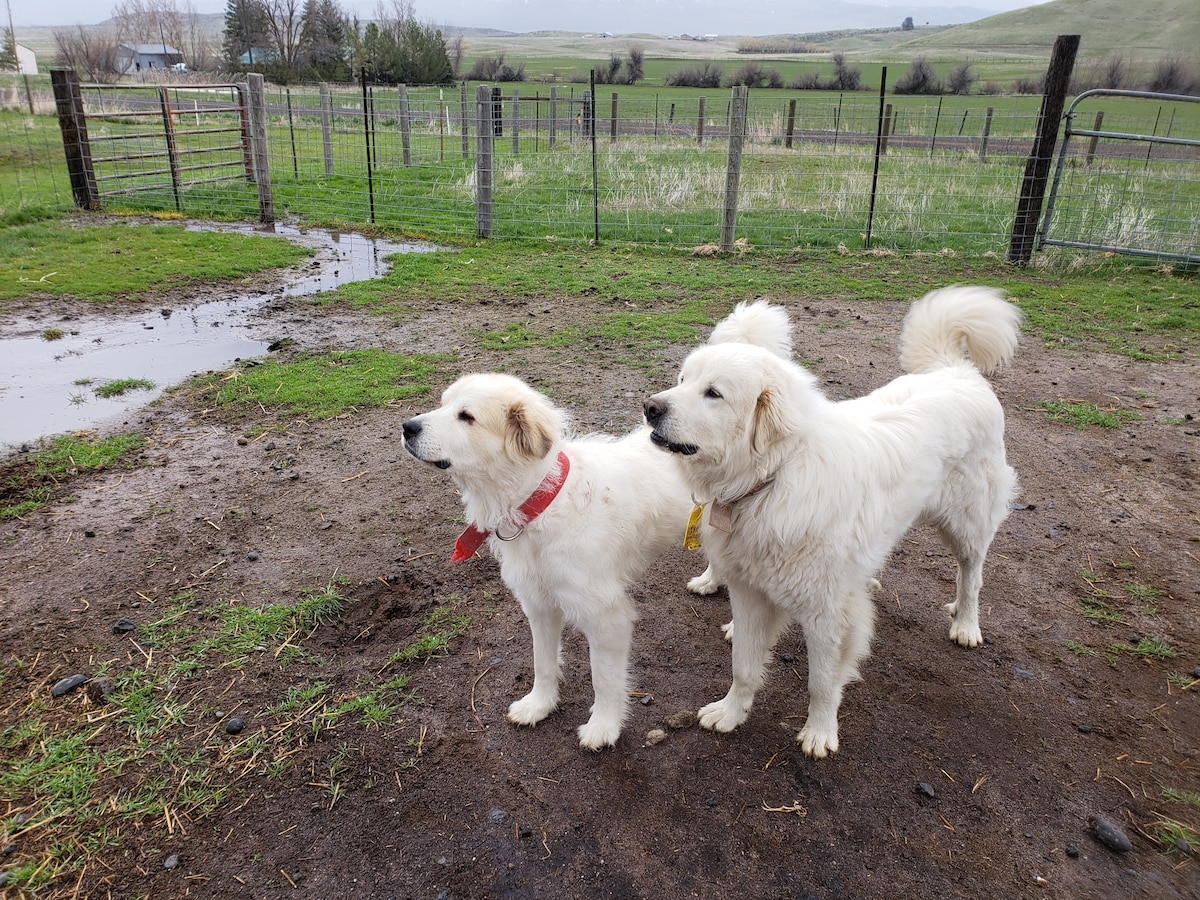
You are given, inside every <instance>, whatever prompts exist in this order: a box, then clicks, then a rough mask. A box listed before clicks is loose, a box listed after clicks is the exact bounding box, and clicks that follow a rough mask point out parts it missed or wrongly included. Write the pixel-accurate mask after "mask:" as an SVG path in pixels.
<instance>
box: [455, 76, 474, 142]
mask: <svg viewBox="0 0 1200 900" xmlns="http://www.w3.org/2000/svg"><path fill="white" fill-rule="evenodd" d="M458 96H459V108H460V109H461V110H462V112H461V113H460V115H459V118H460V119H461V120H462V156H463V159H470V158H471V107H469V106H467V83H466V82H465V81H464V82H463V83H462V84H460V85H459V86H458Z"/></svg>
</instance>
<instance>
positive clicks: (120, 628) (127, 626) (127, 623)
mask: <svg viewBox="0 0 1200 900" xmlns="http://www.w3.org/2000/svg"><path fill="white" fill-rule="evenodd" d="M136 628H137V625H135V624H134V622H133V620H132V619H126V618H125V617H124V616H122V617H121V618H119V619H117V621H115V622H113V627H112V632H113V634H128V633H129V632H131V631H133V630H135V629H136Z"/></svg>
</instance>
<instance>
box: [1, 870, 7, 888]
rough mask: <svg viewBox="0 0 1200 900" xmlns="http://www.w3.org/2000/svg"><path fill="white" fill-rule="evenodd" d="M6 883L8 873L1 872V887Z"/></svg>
mask: <svg viewBox="0 0 1200 900" xmlns="http://www.w3.org/2000/svg"><path fill="white" fill-rule="evenodd" d="M6 884H8V873H7V872H0V887H4V886H5V885H6Z"/></svg>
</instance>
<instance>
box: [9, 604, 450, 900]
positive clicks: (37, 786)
mask: <svg viewBox="0 0 1200 900" xmlns="http://www.w3.org/2000/svg"><path fill="white" fill-rule="evenodd" d="M342 583H343V582H340V581H334V582H330V583H328V584H326V585H324V586H323V587H318V588H315V589H312V590H308V591H305V592H303V593H302V594H301V596H300V597H299V598H297V599H296V600H295V601H294V602H292V603H278V604H273V603H263V604H258V605H249V604H245V603H244V601H242V600H241V598H236V599H235V598H225V599H217V600H215V601H208V602H203V601H202V598H201V595H200V594H199V593H198V592H197V591H196V590H195V589H189V590H187V591H184V592H182V593H180V594H178V595H176V596H174V597H171V598H169V599H166V600H163V601H160V602H159V603H157V604H155V607H156V608H157V610H158V617H157V618H156V619H155V620H154V621H152V622H148V623H144V624H141V625H139V627H138V630H137V633H136V635H134V637H135V639H136V640H137V642H138V646H139V647H141V648H143V651H142V652H141V653H139V654H135V655H134V656H133V657H130V658H128V661H126V656H125V654H123V653H122V654H118V656H119V658H120V659H121V660H122V662H120V663H116V662H114V663H109V664H102V665H99V666H98V667H97V669H96V670H95V671H94V672H93V675H94V676H95V677H107V678H108V679H109V680H110V682H111V691H110V693H109V695H108V701H107V707H108V710H110V711H109V712H108V713H107V714H106V715H104V716H103V717H102V718H103V724H96V723H95V722H92V723H89V721H88V718H89V717H88V715H85V714H84V713H85V712H87V711H89V710H91V707H90V706H89V705H88V704H87V701H85V700H84V698H83V694H84V692H83V691H78V692H76V693H74V694H69V695H67V696H66V697H65V698H62V699H61V700H58V701H54V702H53V703H51V702H49V701H48V699H43V697H44V696H45V695H44V694H43V693H42V692H41V691H39V692H38V693H37V694H36V695H35V697H34V700H33V702H32V703H30V702H29V687H28V685H27V684H26V678H25V677H22V676H29V675H30V674H31V673H34V674H36V675H38V676H41V675H43V674H44V673H41V672H35V670H36V667H37V663H36V661H35V662H34V663H33V664H32V665H31V664H29V663H26V662H24V661H22V660H19V659H15V658H7V659H5V660H3V661H0V689H3V688H10V689H11V687H12V685H13V684H15V683H16V682H17V681H20V687H19V690H20V692H21V696H22V698H23V700H22V703H23V707H22V715H21V716H20V717H18V718H17V719H14V720H13V723H12V724H10V725H7V727H5V728H3V729H0V796H2V797H4V798H5V799H6V801H7V802H8V803H9V806H10V809H15V810H18V811H31V812H25V813H24V815H23V816H22V817H20V818H18V817H17V816H16V815H10V816H8V817H7V818H4V819H2V820H0V844H3V845H5V846H7V845H8V844H10V843H14V844H16V847H17V850H16V852H15V853H13V854H12V855H11V856H10V857H8V858H6V860H5V865H4V870H5V872H6V873H7V877H8V881H7V889H8V890H10V891H12V890H17V891H25V892H28V893H31V894H33V893H38V894H40V892H53V891H54V890H55V889H56V888H57V887H58V886H61V885H68V886H69V885H70V884H77V883H81V882H85V879H86V877H87V876H88V875H89V874H92V873H90V872H89V870H90V868H91V867H92V866H93V865H99V864H98V863H97V859H98V858H102V857H103V855H104V853H105V851H110V850H111V849H112V848H114V847H119V846H124V845H129V844H135V845H146V841H150V844H149V845H148V846H159V844H156V843H155V842H157V841H161V840H164V839H167V838H168V836H169V833H171V832H172V830H173V832H174V833H178V831H179V826H181V825H184V826H185V827H186V828H187V829H189V830H190V829H191V828H193V827H195V826H196V824H197V823H198V822H199V821H201V820H203V818H204V817H205V816H207V815H209V814H210V813H212V812H213V811H214V810H215V809H217V808H218V807H219V806H221V805H222V804H227V802H232V801H233V800H237V801H238V802H243V803H244V802H249V800H250V798H251V797H253V796H254V791H255V790H256V788H255V784H254V782H255V780H256V776H262V777H265V778H271V779H280V778H283V777H285V776H286V775H287V774H288V773H289V771H291V770H292V768H293V767H295V766H296V765H297V761H298V760H303V763H302V765H301V767H299V768H300V771H301V773H302V775H303V777H301V778H300V779H299V780H300V781H301V782H303V783H305V784H307V785H308V786H309V787H310V788H311V789H312V790H313V791H314V792H315V793H316V794H318V795H319V796H320V797H321V798H322V799H321V802H322V803H328V804H329V805H330V806H332V805H333V804H334V803H336V802H337V800H338V799H339V798H340V797H341V796H344V794H345V792H346V791H348V790H351V789H353V788H354V786H355V785H354V784H353V783H352V782H351V781H350V774H351V766H350V764H349V763H350V759H349V756H350V753H351V751H350V749H349V748H350V747H351V746H353V743H352V742H347V741H346V740H345V739H342V740H340V741H339V743H338V745H336V746H334V747H332V748H330V747H329V745H328V744H326V743H324V737H325V736H326V734H327V733H328V732H330V731H331V730H332V729H334V728H337V729H339V732H338V733H339V734H345V733H346V732H347V731H348V730H350V729H356V728H357V729H373V728H380V727H397V721H398V718H399V713H400V712H401V710H402V709H404V708H405V707H406V706H408V705H410V704H411V703H413V702H414V699H415V698H414V697H413V694H412V689H411V684H410V681H411V677H412V676H411V675H410V674H409V673H407V672H404V671H397V670H396V669H395V668H394V666H396V665H397V664H399V663H414V664H420V663H423V662H424V661H426V660H428V659H429V658H431V657H435V656H444V655H446V654H448V653H449V652H450V641H452V640H453V639H454V638H455V637H458V636H460V635H461V634H463V633H464V632H465V631H466V630H467V628H468V627H469V626H470V619H469V618H468V617H467V616H465V615H460V614H457V613H456V612H455V611H454V605H455V602H456V601H455V600H454V598H448V599H447V600H446V601H444V602H443V603H442V604H440V605H438V606H437V607H436V608H435V609H434V610H433V611H432V612H430V613H429V614H428V615H427V616H426V617H425V619H424V620H423V621H422V623H421V626H420V628H419V629H418V633H417V634H416V635H415V636H414V637H413V638H412V640H411V642H410V644H409V645H407V646H406V647H402V648H401V649H400V651H398V652H397V653H396V654H395V656H394V657H393V659H391V660H389V661H388V662H387V663H385V664H384V665H383V667H382V668H381V669H380V670H379V671H378V672H374V673H371V672H368V673H366V674H362V675H360V676H359V677H358V678H357V679H354V681H353V682H352V683H351V684H347V685H345V686H343V687H337V686H336V685H337V683H338V681H339V680H342V678H343V676H342V672H343V669H344V663H343V661H342V660H340V659H338V658H333V659H322V658H321V657H320V656H319V655H318V652H317V651H315V650H314V649H312V648H309V647H308V646H307V642H308V641H309V639H310V638H311V636H312V633H313V631H314V630H315V629H316V628H318V627H320V626H321V625H322V624H326V625H328V624H331V623H333V622H334V621H335V620H336V618H337V617H338V616H339V615H340V614H341V613H342V611H343V610H344V608H345V607H346V605H347V604H348V603H349V602H350V601H349V600H348V599H347V597H346V596H344V595H343V593H342V592H341V590H342V589H341V584H342ZM288 648H293V649H294V650H295V651H296V654H295V655H294V656H292V657H291V661H297V660H303V671H302V672H301V673H299V674H296V675H291V674H290V673H289V671H288V665H289V660H288V659H287V658H285V656H286V651H287V650H288ZM85 655H86V654H85ZM251 657H254V658H256V662H257V663H258V664H260V665H262V666H264V667H265V668H264V670H263V671H264V672H272V673H273V681H272V683H273V684H279V687H278V688H277V690H278V691H279V695H278V699H277V700H276V701H274V702H272V703H269V704H267V705H265V707H264V708H261V709H253V708H252V709H238V710H237V714H238V715H240V716H244V717H245V718H246V720H247V728H246V730H245V731H244V732H243V733H241V734H240V735H236V736H234V735H230V734H226V733H225V730H224V729H223V728H220V727H217V728H214V727H213V722H214V721H215V720H214V717H213V713H214V711H216V710H219V709H221V707H222V706H224V709H225V710H229V707H228V706H227V705H226V704H228V703H229V702H230V700H231V699H232V698H230V697H229V696H228V687H227V685H228V676H227V675H226V674H223V673H225V672H227V671H228V669H230V668H240V667H242V666H244V665H245V664H246V663H247V662H248V661H249V660H250V658H251ZM181 672H186V673H187V674H188V675H189V676H193V677H181V676H180V673H181ZM264 683H265V682H264ZM235 703H236V701H235ZM218 704H220V705H221V706H218ZM91 711H92V712H94V710H91ZM231 714H232V712H229V711H227V712H226V713H225V715H226V716H228V715H231ZM413 735H414V736H412V737H407V738H402V739H401V740H402V741H406V745H407V746H408V747H409V748H410V752H411V753H412V754H413V756H412V758H410V759H408V760H407V761H405V760H404V759H403V758H400V759H398V760H397V765H398V766H400V767H411V766H414V765H416V762H417V758H418V757H419V756H420V753H421V751H422V743H423V740H424V736H425V730H424V729H423V728H417V730H416V731H414V732H413ZM404 745H405V744H404V743H401V746H404ZM247 779H249V780H247ZM364 786H365V787H369V786H370V784H367V785H364ZM185 823H186V825H185ZM103 871H104V870H103V869H101V870H100V875H101V876H102V875H103ZM93 877H95V875H94V874H93ZM47 895H48V896H49V895H50V893H48V894H47ZM6 896H7V895H6Z"/></svg>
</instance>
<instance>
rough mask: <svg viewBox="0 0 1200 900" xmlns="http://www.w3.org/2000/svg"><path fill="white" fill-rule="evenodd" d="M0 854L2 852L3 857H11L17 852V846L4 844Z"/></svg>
mask: <svg viewBox="0 0 1200 900" xmlns="http://www.w3.org/2000/svg"><path fill="white" fill-rule="evenodd" d="M0 852H3V853H4V855H5V856H12V855H13V854H14V853H16V852H17V845H16V844H5V845H4V850H3V851H0Z"/></svg>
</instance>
